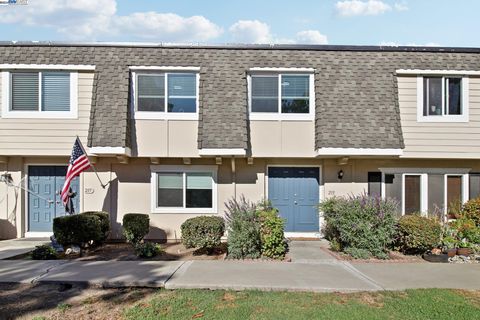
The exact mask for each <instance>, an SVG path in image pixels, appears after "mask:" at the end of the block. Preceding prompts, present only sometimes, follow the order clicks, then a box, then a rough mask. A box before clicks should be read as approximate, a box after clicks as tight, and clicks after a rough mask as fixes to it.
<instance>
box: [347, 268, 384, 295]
mask: <svg viewBox="0 0 480 320" xmlns="http://www.w3.org/2000/svg"><path fill="white" fill-rule="evenodd" d="M340 265H341V266H342V267H343V268H344V269H345V270H347V271H349V272H350V273H351V274H353V275H354V276H356V277H357V278H359V279H361V280H363V281H365V282H367V283H369V284H371V285H372V286H374V287H375V289H377V290H386V289H385V288H384V287H382V286H381V285H380V284H379V283H378V282H377V281H375V280H373V279H372V278H370V277H369V276H367V275H366V274H364V273H363V272H361V271H360V270H358V269H357V268H355V267H354V266H352V265H351V264H350V263H348V262H346V261H341V262H340Z"/></svg>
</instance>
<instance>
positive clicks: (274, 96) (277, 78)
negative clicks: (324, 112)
mask: <svg viewBox="0 0 480 320" xmlns="http://www.w3.org/2000/svg"><path fill="white" fill-rule="evenodd" d="M249 92H250V95H249V105H250V108H249V109H250V119H252V120H262V119H275V118H279V119H285V120H287V119H291V120H310V119H313V115H314V111H315V101H314V100H315V99H314V94H313V74H308V73H307V74H301V73H277V74H272V73H253V74H251V75H250V76H249Z"/></svg>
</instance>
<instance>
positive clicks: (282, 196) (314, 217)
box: [268, 167, 320, 232]
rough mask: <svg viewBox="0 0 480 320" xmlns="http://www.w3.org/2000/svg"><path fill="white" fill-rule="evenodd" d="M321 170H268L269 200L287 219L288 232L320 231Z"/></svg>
mask: <svg viewBox="0 0 480 320" xmlns="http://www.w3.org/2000/svg"><path fill="white" fill-rule="evenodd" d="M319 177H320V168H318V167H270V168H268V199H269V200H270V201H271V202H272V205H273V206H274V207H275V208H277V209H278V210H279V214H280V216H281V217H282V218H284V219H285V220H286V223H285V231H287V232H318V231H319V215H318V203H319V200H320V199H319V193H320V192H319V188H320V181H319V180H320V179H319Z"/></svg>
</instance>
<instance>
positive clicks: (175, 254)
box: [11, 243, 227, 261]
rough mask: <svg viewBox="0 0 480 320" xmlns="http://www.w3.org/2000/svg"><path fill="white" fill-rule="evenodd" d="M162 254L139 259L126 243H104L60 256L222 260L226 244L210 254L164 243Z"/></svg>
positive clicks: (21, 258)
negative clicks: (80, 253)
mask: <svg viewBox="0 0 480 320" xmlns="http://www.w3.org/2000/svg"><path fill="white" fill-rule="evenodd" d="M161 246H162V248H163V249H164V252H163V253H162V254H160V255H158V256H156V257H153V258H149V259H147V258H139V257H137V256H136V255H135V252H134V250H133V247H132V246H131V245H130V244H128V243H106V244H104V245H102V246H100V247H97V248H93V249H88V250H83V251H82V255H81V256H78V255H69V256H62V259H66V260H75V261H138V260H149V261H186V260H223V259H224V258H225V253H226V252H227V247H226V244H223V243H222V245H221V246H220V247H218V248H216V249H215V250H214V251H213V252H212V253H211V254H206V253H205V252H202V251H198V250H195V249H187V248H185V246H184V245H183V244H181V243H164V244H162V245H161ZM29 258H30V256H29V254H25V255H21V256H16V257H13V258H11V259H20V260H23V259H29Z"/></svg>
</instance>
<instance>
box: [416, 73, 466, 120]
mask: <svg viewBox="0 0 480 320" xmlns="http://www.w3.org/2000/svg"><path fill="white" fill-rule="evenodd" d="M435 76H437V77H439V78H440V77H441V79H442V115H430V116H428V115H427V116H424V115H423V107H424V106H423V100H424V99H423V98H424V95H423V92H424V86H423V78H424V75H419V76H417V122H468V119H469V96H468V94H469V78H468V76H465V75H463V76H462V75H442V74H428V75H425V77H435ZM446 78H459V79H462V82H461V89H462V92H461V95H462V96H461V108H462V114H459V115H452V114H447V115H446V114H443V113H444V112H445V79H446Z"/></svg>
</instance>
